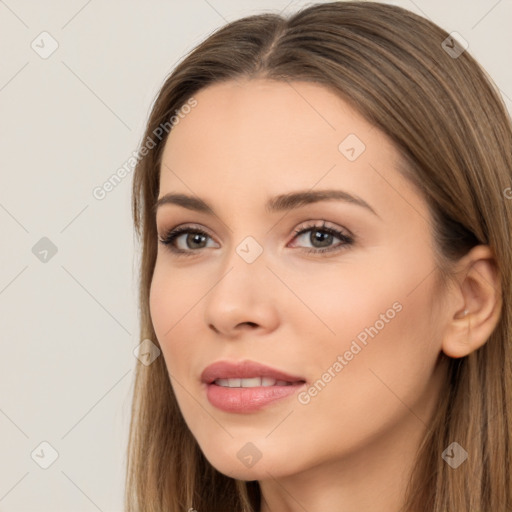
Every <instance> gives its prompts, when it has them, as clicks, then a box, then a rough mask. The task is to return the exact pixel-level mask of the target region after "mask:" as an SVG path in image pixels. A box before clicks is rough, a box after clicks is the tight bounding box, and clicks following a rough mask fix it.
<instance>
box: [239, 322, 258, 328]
mask: <svg viewBox="0 0 512 512" xmlns="http://www.w3.org/2000/svg"><path fill="white" fill-rule="evenodd" d="M240 325H247V326H249V327H258V324H255V323H254V322H242V323H241V324H240Z"/></svg>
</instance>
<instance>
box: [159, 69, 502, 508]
mask: <svg viewBox="0 0 512 512" xmlns="http://www.w3.org/2000/svg"><path fill="white" fill-rule="evenodd" d="M195 98H196V100H197V102H198V103H197V106H196V107H195V108H194V109H192V110H191V112H190V113H189V114H187V116H186V117H185V118H184V119H182V120H180V122H179V124H177V125H176V126H175V127H174V128H173V130H172V131H171V133H170V135H169V137H168V140H167V141H166V145H165V148H164V153H163V161H162V166H161V169H160V173H161V174H160V192H159V198H161V197H163V196H164V195H165V194H167V193H170V192H173V193H183V194H187V195H192V196H194V197H199V198H201V199H203V200H204V201H205V202H207V203H208V205H210V207H211V208H212V209H213V211H214V212H215V213H214V214H213V213H208V212H197V211H193V210H189V209H187V208H184V207H182V206H178V205H175V204H165V205H162V206H160V207H159V208H158V210H157V214H156V223H157V229H158V235H159V238H161V239H164V238H165V236H166V234H167V232H168V231H169V230H170V229H172V228H175V227H177V226H183V225H185V224H186V225H192V226H191V227H194V228H198V229H200V230H202V231H203V232H204V233H205V235H203V237H201V236H199V237H198V236H197V235H194V233H191V234H189V235H188V236H187V233H185V234H182V235H181V236H179V237H178V238H177V239H176V240H175V245H176V247H178V248H181V249H182V250H184V251H188V252H189V253H193V254H190V255H180V254H176V253H173V252H172V251H171V249H170V246H166V245H164V244H162V243H161V242H158V240H155V243H158V245H159V248H158V255H157V261H156V266H155V271H154V276H153V281H152V286H151V292H150V309H151V316H152V320H153V325H154V328H155V332H156V334H157V338H158V341H159V343H160V345H161V347H162V354H163V356H164V358H165V362H166V365H167V369H168V371H169V374H170V378H171V383H172V386H173V390H174V392H175V394H176V397H177V400H178V403H179V406H180V409H181V412H182V414H183V417H184V419H185V421H186V423H187V425H188V427H189V428H190V430H191V432H192V434H193V435H194V437H195V438H196V439H197V442H198V444H199V446H200V448H201V450H202V451H203V452H204V454H205V456H206V457H207V459H208V460H209V461H210V463H211V464H212V465H213V466H214V467H215V468H216V469H218V470H219V471H221V472H222V473H224V474H226V475H228V476H230V477H233V478H237V479H244V480H258V481H259V482H260V485H261V490H262V495H263V500H262V507H261V512H270V511H280V512H291V511H303V510H311V511H313V510H336V511H337V512H349V511H350V512H353V511H355V510H357V511H358V512H366V511H368V512H369V511H371V512H396V511H397V510H398V509H399V508H400V506H401V504H402V503H403V499H404V491H405V485H406V483H407V478H408V476H409V472H410V470H411V467H412V464H413V462H414V459H415V451H416V449H417V447H418V445H419V443H420V440H421V438H422V436H423V435H424V433H425V431H426V425H427V424H428V421H429V418H431V416H432V414H433V412H434V408H435V404H436V399H437V397H438V395H439V393H440V392H441V391H442V390H443V386H444V385H445V384H444V376H445V374H446V364H443V363H442V362H441V361H440V358H439V355H440V353H441V352H442V351H444V353H445V354H447V355H449V356H451V357H463V356H465V355H467V354H469V353H470V352H472V351H474V350H476V349H478V348H479V347H480V346H482V345H483V344H484V343H485V342H486V340H487V339H488V337H489V335H490V334H491V333H492V331H493V329H494V328H495V326H496V323H497V321H498V319H499V313H500V306H501V304H500V296H501V295H500V293H499V282H498V278H497V275H496V272H495V265H494V261H493V259H492V253H491V251H490V250H489V248H488V247H486V246H477V247H476V248H474V249H473V250H472V251H471V252H470V253H468V254H467V255H466V256H465V257H464V258H463V259H461V260H460V262H459V263H460V265H459V272H458V274H457V276H459V277H458V278H457V282H456V284H451V283H450V284H449V283H444V284H443V285H439V284H436V280H435V273H436V272H437V270H436V266H435V263H434V253H433V239H432V233H431V224H430V222H431V219H430V215H429V212H428V209H427V204H426V202H425V201H424V199H423V198H422V197H421V196H420V195H419V194H418V193H417V191H416V190H415V189H414V188H413V187H412V185H411V184H410V183H409V182H408V181H406V180H405V179H404V178H403V177H401V175H400V174H399V173H398V171H397V168H396V167H397V162H398V158H399V154H398V153H397V151H396V149H395V148H394V147H393V146H392V144H391V143H390V141H389V139H388V138H387V137H386V136H385V135H384V134H383V133H382V132H380V131H379V130H378V129H377V128H375V127H374V126H372V125H370V124H368V123H367V122H366V121H365V120H364V119H363V118H362V117H361V116H360V115H359V114H358V113H357V112H355V111H354V110H353V109H352V108H351V107H350V106H349V105H348V104H347V103H346V102H344V101H343V100H341V99H340V98H339V97H338V96H336V95H335V94H334V93H333V92H331V91H330V90H328V89H326V88H325V87H324V86H322V85H319V84H314V83H306V82H291V83H285V82H273V81H268V80H265V79H251V80H245V81H229V82H225V83H221V84H214V85H212V86H209V87H207V88H205V89H203V90H201V91H199V93H197V94H196V95H195ZM349 134H355V135H356V136H357V138H358V139H359V140H360V141H362V142H363V143H364V145H365V149H364V151H363V152H362V153H361V154H360V155H359V156H358V157H357V158H356V159H355V160H353V161H350V160H349V159H348V158H347V156H346V152H344V150H343V147H344V146H343V145H342V150H341V151H340V149H339V145H340V143H341V142H342V141H343V140H344V139H345V138H346V137H347V136H348V135H349ZM352 140H354V139H352ZM348 154H349V156H351V157H352V156H353V155H352V154H351V152H350V151H349V153H348ZM329 189H335V190H343V191H346V192H348V193H350V194H352V195H355V196H357V197H359V198H362V199H363V200H364V201H366V202H367V203H368V204H369V205H370V206H371V208H372V209H373V210H374V212H375V213H374V212H372V211H370V209H367V208H364V207H362V206H360V205H357V204H354V203H349V202H343V201H339V200H324V201H320V202H316V203H311V204H307V205H303V206H300V207H299V208H296V209H293V210H290V211H282V212H272V213H268V212H266V210H265V203H266V201H267V200H268V199H269V198H272V197H274V196H277V195H280V194H286V193H290V192H295V191H299V190H308V191H317V190H329ZM323 221H326V225H327V226H329V227H333V228H335V229H337V230H339V231H341V232H342V233H344V234H351V235H353V238H354V242H353V243H352V244H349V245H347V244H344V243H343V241H342V240H341V239H339V238H337V237H336V236H335V235H333V236H332V237H329V236H328V234H326V233H325V232H324V231H322V230H321V227H322V225H323ZM311 225H313V226H318V228H317V229H319V230H320V233H316V237H315V230H314V228H312V229H311V230H310V231H309V232H306V233H303V234H301V235H298V236H297V235H295V231H296V230H297V229H303V228H304V227H308V226H311ZM246 237H252V238H253V239H254V240H255V241H256V242H257V243H258V244H259V246H261V248H262V249H263V252H262V253H261V254H260V255H259V256H258V257H257V258H256V259H255V261H254V262H252V263H247V262H246V261H245V260H244V259H243V258H242V257H241V256H240V255H239V254H238V253H237V247H238V246H239V245H240V244H241V243H242V242H243V241H244V240H245V239H246ZM319 240H320V241H319ZM322 240H323V242H322ZM251 247H252V246H251ZM326 247H327V248H331V249H334V250H331V251H330V252H325V253H321V252H316V253H308V252H307V250H308V249H310V250H312V251H315V250H316V251H319V249H321V248H326ZM251 250H253V249H251ZM397 302H398V303H399V304H400V305H401V310H400V311H399V312H396V314H394V316H393V318H392V319H389V316H391V314H390V313H387V315H388V316H387V317H386V318H388V321H387V322H384V326H383V327H382V328H381V329H378V333H377V334H376V335H374V336H373V337H370V336H369V337H368V340H367V344H366V345H365V346H363V348H362V350H360V351H359V352H358V353H357V354H356V355H354V356H353V357H352V358H351V360H350V361H347V364H346V365H344V366H343V368H342V370H341V371H339V372H338V373H336V374H335V377H331V380H330V382H328V383H327V384H326V385H325V387H323V389H321V391H319V392H318V393H317V394H316V395H315V396H312V397H311V400H310V401H309V402H308V403H307V404H303V403H300V402H299V400H298V397H297V394H295V395H293V396H292V397H288V398H286V399H283V400H278V401H276V402H273V403H271V404H269V405H267V406H266V407H265V408H263V409H262V410H260V411H257V412H252V413H246V414H240V413H227V412H224V411H221V410H219V409H216V408H215V407H213V406H212V405H211V404H210V403H209V401H208V400H207V397H206V393H205V389H204V385H203V384H202V383H201V382H200V375H201V372H202V371H203V369H204V368H205V367H206V366H207V365H209V364H211V363H213V362H215V361H218V360H230V361H241V360H245V359H251V360H254V361H258V362H261V363H263V364H266V365H269V366H272V367H275V368H278V369H281V370H284V371H286V372H288V373H291V374H294V375H300V376H302V377H303V378H304V379H305V380H306V381H307V386H306V389H308V387H309V386H311V385H313V383H315V382H316V381H318V379H321V378H322V375H323V374H325V372H326V371H327V370H328V369H329V368H332V367H333V363H335V362H336V361H337V358H338V356H340V355H341V356H343V355H344V354H345V353H346V351H347V350H349V349H350V347H351V343H352V342H353V341H354V340H355V339H357V336H358V335H359V334H360V333H361V332H363V331H365V329H366V328H368V329H369V328H370V327H371V326H375V325H381V324H376V322H377V321H378V320H379V319H380V318H382V317H381V315H386V311H389V310H390V309H391V310H392V309H393V308H392V305H393V304H396V303H397ZM465 308H467V309H468V310H469V314H467V315H463V314H462V312H463V311H464V309H465ZM359 344H360V343H359ZM360 345H361V344H360ZM248 442H251V443H252V444H253V445H254V446H256V447H257V449H258V450H259V452H260V453H261V458H260V459H259V460H258V461H257V462H256V463H255V464H254V465H252V466H251V467H248V466H247V465H246V464H244V463H243V462H242V461H241V460H240V459H239V457H238V456H237V453H238V452H239V450H240V449H241V448H242V447H244V446H245V445H246V443H248ZM255 453H256V452H255ZM439 455H440V456H441V454H439Z"/></svg>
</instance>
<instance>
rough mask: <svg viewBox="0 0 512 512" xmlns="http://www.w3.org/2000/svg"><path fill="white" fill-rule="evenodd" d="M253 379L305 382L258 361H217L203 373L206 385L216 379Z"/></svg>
mask: <svg viewBox="0 0 512 512" xmlns="http://www.w3.org/2000/svg"><path fill="white" fill-rule="evenodd" d="M252 377H270V378H272V379H276V380H284V381H286V382H305V379H303V378H302V377H297V376H295V375H290V374H289V373H285V372H283V371H281V370H277V369H275V368H271V367H270V366H265V365H264V364H261V363H257V362H256V361H239V362H231V361H217V362H215V363H213V364H210V365H208V366H207V367H206V368H205V369H204V370H203V372H202V373H201V381H202V382H206V384H211V383H212V382H213V381H215V380H216V379H237V378H238V379H248V378H252Z"/></svg>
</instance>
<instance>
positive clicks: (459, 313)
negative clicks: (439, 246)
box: [442, 245, 502, 358]
mask: <svg viewBox="0 0 512 512" xmlns="http://www.w3.org/2000/svg"><path fill="white" fill-rule="evenodd" d="M457 275H458V276H460V277H459V278H458V279H457V285H458V286H457V290H456V293H455V298H454V300H453V304H454V307H453V309H452V310H450V311H448V314H450V315H451V319H449V320H448V323H447V327H446V330H445V332H444V334H443V342H442V350H443V352H444V353H445V354H446V355H447V356H449V357H453V358H459V357H464V356H467V355H468V354H470V353H471V352H473V351H475V350H477V349H479V348H480V347H482V346H483V345H484V344H485V343H486V342H487V340H488V339H489V337H490V336H491V334H492V332H493V331H494V329H495V328H496V325H497V324H498V321H499V318H500V315H501V307H502V292H501V281H500V276H499V275H498V271H497V267H496V261H495V259H494V256H493V254H492V251H491V250H490V248H489V246H487V245H478V246H476V247H474V248H473V249H472V250H471V251H470V252H469V253H468V254H467V255H466V256H464V257H463V258H461V260H460V262H459V271H458V272H457ZM461 302H462V304H463V307H462V308H461V307H460V303H461Z"/></svg>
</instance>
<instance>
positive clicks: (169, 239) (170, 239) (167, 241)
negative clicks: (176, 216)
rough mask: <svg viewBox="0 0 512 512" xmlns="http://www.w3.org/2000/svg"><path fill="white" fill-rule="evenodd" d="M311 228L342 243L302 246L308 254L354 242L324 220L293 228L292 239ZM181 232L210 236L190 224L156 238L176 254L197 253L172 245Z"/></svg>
mask: <svg viewBox="0 0 512 512" xmlns="http://www.w3.org/2000/svg"><path fill="white" fill-rule="evenodd" d="M313 229H315V230H317V231H319V232H325V233H327V234H329V235H333V236H335V237H336V238H339V239H340V240H341V241H342V242H343V243H340V244H338V245H337V246H335V247H328V248H323V249H322V248H320V249H311V248H303V250H304V251H305V252H307V253H309V254H318V253H326V252H332V251H340V250H343V249H345V248H347V246H350V245H352V244H353V243H354V237H353V236H352V235H347V234H344V233H342V232H341V231H339V230H337V229H335V228H332V227H328V226H326V224H325V221H323V224H322V225H321V226H319V225H318V224H309V225H307V226H304V227H302V228H299V229H297V230H295V231H294V237H293V239H294V240H295V238H297V237H298V236H299V235H302V234H304V233H307V232H308V231H311V230H313ZM183 233H195V234H199V235H205V236H207V237H209V238H211V237H210V235H208V233H206V232H205V231H203V230H201V229H197V228H192V227H190V226H179V227H177V228H174V229H171V230H170V231H168V232H167V234H166V235H165V237H164V238H163V239H162V238H160V237H159V238H158V240H159V242H160V243H162V244H163V245H164V246H166V247H167V248H168V249H169V250H170V251H172V252H173V253H175V254H176V255H177V256H192V255H193V253H197V252H198V251H199V249H197V250H194V249H190V250H186V251H185V250H183V249H178V248H176V247H175V245H174V241H175V240H176V238H178V237H179V236H180V235H182V234H183Z"/></svg>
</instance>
